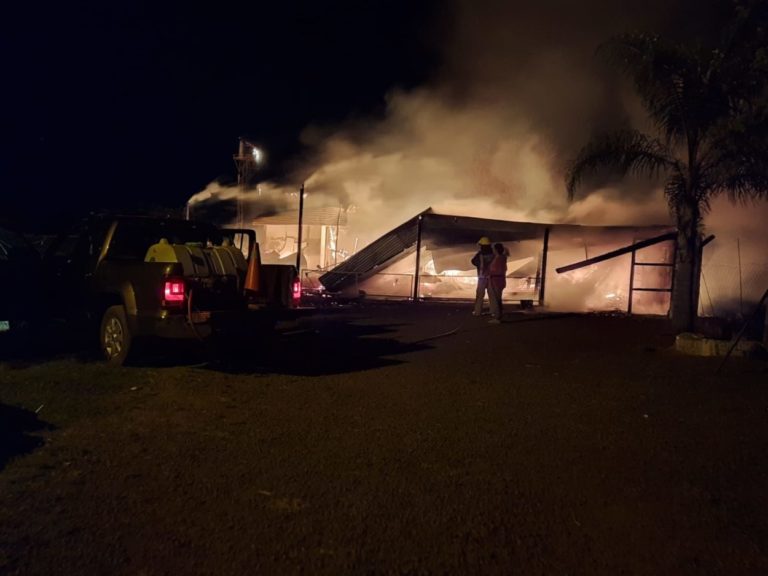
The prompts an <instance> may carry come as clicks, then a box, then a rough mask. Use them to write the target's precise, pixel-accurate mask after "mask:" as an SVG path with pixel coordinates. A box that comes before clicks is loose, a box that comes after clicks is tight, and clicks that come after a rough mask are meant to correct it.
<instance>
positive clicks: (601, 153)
mask: <svg viewBox="0 0 768 576" xmlns="http://www.w3.org/2000/svg"><path fill="white" fill-rule="evenodd" d="M676 165H677V161H676V160H675V159H674V157H673V156H672V155H671V154H670V152H669V149H668V148H667V147H666V146H664V145H663V144H662V143H661V142H659V141H658V140H656V139H654V138H650V137H648V136H646V135H645V134H643V133H641V132H638V131H637V130H622V131H619V132H614V133H612V134H609V135H604V136H598V137H595V138H593V139H592V141H591V142H589V143H588V144H587V145H586V146H585V147H584V148H582V150H581V152H579V155H578V156H577V157H576V158H575V160H574V161H573V163H572V164H571V167H570V169H569V170H568V174H567V175H566V185H567V188H568V197H569V198H571V199H573V196H574V193H575V191H576V188H577V187H578V186H579V184H580V183H581V181H582V179H583V178H584V176H585V175H587V174H589V173H593V172H595V171H596V170H598V169H600V168H610V169H613V170H615V171H617V172H618V173H619V174H620V175H622V176H624V175H626V174H630V173H638V174H647V175H649V176H654V175H657V174H659V173H660V172H662V171H664V170H668V169H670V168H674V167H675V166H676Z"/></svg>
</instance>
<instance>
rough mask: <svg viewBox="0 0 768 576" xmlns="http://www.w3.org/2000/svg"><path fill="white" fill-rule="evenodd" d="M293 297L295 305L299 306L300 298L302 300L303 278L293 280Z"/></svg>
mask: <svg viewBox="0 0 768 576" xmlns="http://www.w3.org/2000/svg"><path fill="white" fill-rule="evenodd" d="M291 299H292V300H293V305H294V306H297V305H298V304H299V300H301V278H296V279H295V280H294V281H293V289H292V290H291Z"/></svg>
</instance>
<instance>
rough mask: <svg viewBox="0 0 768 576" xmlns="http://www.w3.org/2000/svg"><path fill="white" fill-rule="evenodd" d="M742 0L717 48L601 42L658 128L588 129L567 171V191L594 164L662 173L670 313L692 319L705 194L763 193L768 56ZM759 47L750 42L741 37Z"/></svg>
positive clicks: (686, 325) (766, 193)
mask: <svg viewBox="0 0 768 576" xmlns="http://www.w3.org/2000/svg"><path fill="white" fill-rule="evenodd" d="M755 18H756V14H755V12H754V11H753V10H751V9H750V8H749V7H748V6H747V7H746V8H745V11H744V12H742V13H740V14H739V16H738V17H737V18H736V19H735V21H734V24H733V25H732V26H731V27H730V28H729V33H728V34H727V36H726V37H725V40H724V41H723V42H722V44H721V47H720V48H719V49H716V50H709V51H705V50H703V49H695V48H692V47H689V46H686V45H683V44H679V43H670V42H666V41H664V40H662V39H661V38H659V37H656V36H649V35H643V34H632V35H625V36H621V37H618V38H615V39H613V40H610V41H609V42H607V43H606V44H604V45H603V46H601V47H600V48H599V49H598V53H601V54H604V55H605V56H607V57H608V61H609V63H611V64H613V65H618V67H619V68H620V70H621V71H622V72H624V73H626V74H627V75H628V76H629V77H630V78H631V79H632V80H633V81H634V86H635V89H636V91H637V93H638V95H639V97H640V99H641V101H642V103H643V105H644V107H645V109H646V111H647V113H648V116H649V119H650V120H651V124H652V125H653V127H654V128H655V134H645V133H641V132H639V131H637V130H634V129H624V130H620V131H617V132H613V133H610V134H603V135H599V136H596V137H594V138H593V139H592V140H591V141H590V142H589V143H588V144H587V145H586V146H585V147H584V148H583V149H582V150H581V151H580V152H579V154H578V156H577V157H576V159H575V160H574V162H573V164H572V165H571V168H570V170H569V172H568V174H567V177H566V181H567V187H568V194H569V197H570V198H571V199H572V198H573V196H574V193H575V191H576V189H577V187H578V186H579V184H580V183H581V181H582V179H583V177H584V176H585V175H587V174H588V173H590V172H594V171H596V170H599V169H606V168H608V169H612V170H616V171H617V172H618V173H619V174H620V175H626V174H628V173H643V174H647V175H652V176H661V177H663V181H664V193H665V196H666V199H667V202H668V204H669V208H670V211H671V213H672V216H673V217H674V220H675V223H676V226H677V251H676V261H675V282H674V286H673V293H672V305H671V316H672V319H673V322H674V325H675V327H676V328H678V329H681V330H691V329H693V324H694V321H695V319H696V315H697V310H698V299H699V276H700V272H701V241H702V218H703V216H704V215H705V214H706V213H707V212H708V210H709V208H710V202H711V200H712V199H713V198H714V197H716V196H718V195H720V194H726V195H728V197H729V198H730V199H731V201H741V202H744V201H747V200H751V199H752V200H753V199H757V198H766V197H768V113H766V111H767V110H768V107H766V98H765V88H766V84H765V80H764V79H765V78H766V71H768V66H767V65H766V62H768V59H766V54H765V51H764V50H765V49H764V48H762V46H764V45H765V44H764V43H763V42H762V38H763V32H762V28H761V29H757V28H755V27H754V25H753V24H754V22H755ZM750 45H751V46H752V47H756V49H755V50H746V49H745V47H747V46H750Z"/></svg>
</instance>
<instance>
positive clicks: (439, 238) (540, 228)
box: [320, 208, 672, 292]
mask: <svg viewBox="0 0 768 576" xmlns="http://www.w3.org/2000/svg"><path fill="white" fill-rule="evenodd" d="M547 230H556V231H557V234H556V235H553V236H552V237H550V240H549V249H550V250H558V249H564V248H569V247H573V246H574V245H576V246H579V245H581V244H587V243H590V242H591V241H592V240H593V239H595V238H598V237H599V236H601V235H604V234H606V233H607V232H608V233H610V232H616V233H624V234H627V233H630V234H633V235H634V236H635V237H636V238H638V239H645V238H651V237H653V236H657V235H659V234H661V233H665V232H669V231H671V230H672V228H671V227H670V226H668V225H660V226H639V227H638V226H578V225H573V224H543V223H533V222H511V221H507V220H492V219H487V218H473V217H469V216H453V215H446V214H436V213H434V212H433V211H432V209H431V208H427V209H426V210H424V211H423V212H420V213H419V214H417V215H416V216H414V217H413V218H411V219H410V220H408V221H406V222H404V223H403V224H401V225H400V226H398V227H396V228H394V229H393V230H391V231H389V232H387V233H386V234H384V235H383V236H381V237H380V238H379V239H377V240H375V241H374V242H372V243H371V244H369V245H368V246H366V247H365V248H363V249H362V250H360V251H359V252H357V253H356V254H354V255H353V256H351V257H350V258H348V259H347V260H345V261H344V262H342V263H341V264H339V265H338V266H336V267H335V268H333V269H331V270H329V271H328V272H326V273H325V274H323V275H322V276H320V282H321V283H322V285H323V286H324V287H325V289H326V290H328V291H330V292H338V291H340V290H343V289H345V288H347V287H349V286H352V285H354V284H355V282H357V281H360V280H364V279H366V278H368V277H370V276H372V275H374V274H376V273H377V272H379V271H380V270H381V269H383V268H386V267H387V266H391V265H392V264H394V263H395V262H397V261H399V260H401V259H403V258H405V257H406V256H408V255H410V254H412V253H413V252H415V250H416V246H417V243H418V241H419V236H421V242H422V244H423V245H425V246H427V247H428V248H429V250H431V251H432V252H433V254H440V253H442V255H443V257H442V258H440V259H441V260H442V259H444V260H446V262H447V261H448V260H450V258H451V252H452V251H457V250H458V251H462V250H460V249H461V248H464V247H467V246H474V245H475V244H476V243H477V240H478V239H479V238H480V237H481V236H489V237H490V238H491V240H492V241H493V242H502V243H504V244H512V243H516V242H525V241H536V242H543V239H544V236H545V234H546V231H547Z"/></svg>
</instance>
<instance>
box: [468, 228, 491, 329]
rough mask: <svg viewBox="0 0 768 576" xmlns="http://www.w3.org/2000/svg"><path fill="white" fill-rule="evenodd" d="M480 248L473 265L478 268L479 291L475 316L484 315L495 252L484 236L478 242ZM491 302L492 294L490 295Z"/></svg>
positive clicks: (473, 312)
mask: <svg viewBox="0 0 768 576" xmlns="http://www.w3.org/2000/svg"><path fill="white" fill-rule="evenodd" d="M477 245H478V246H479V247H480V248H479V249H478V251H477V253H476V254H475V255H474V256H473V257H472V260H471V262H472V265H473V266H474V267H475V268H477V290H476V291H475V309H474V310H473V311H472V315H473V316H480V315H481V314H482V313H483V301H484V300H485V293H486V292H487V291H488V282H489V278H490V275H491V270H490V268H491V261H492V260H493V250H492V249H491V240H490V238H488V236H483V237H482V238H480V240H478V241H477ZM488 299H489V301H490V294H489V295H488Z"/></svg>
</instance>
